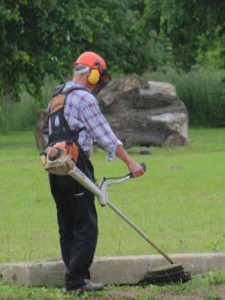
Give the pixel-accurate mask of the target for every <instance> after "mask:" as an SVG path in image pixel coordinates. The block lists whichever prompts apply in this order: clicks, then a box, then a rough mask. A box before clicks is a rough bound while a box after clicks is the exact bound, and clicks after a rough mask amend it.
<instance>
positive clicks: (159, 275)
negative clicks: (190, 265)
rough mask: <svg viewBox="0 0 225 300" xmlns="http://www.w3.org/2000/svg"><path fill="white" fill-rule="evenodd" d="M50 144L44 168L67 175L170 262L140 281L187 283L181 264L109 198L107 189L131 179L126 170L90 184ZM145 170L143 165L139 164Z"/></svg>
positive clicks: (69, 158)
mask: <svg viewBox="0 0 225 300" xmlns="http://www.w3.org/2000/svg"><path fill="white" fill-rule="evenodd" d="M52 148H53V147H49V150H47V151H46V152H45V153H44V167H45V169H46V170H47V171H49V172H50V173H53V174H59V175H70V176H71V177H72V178H74V179H75V180H76V181H77V182H79V183H80V184H81V185H83V186H84V187H85V188H87V189H88V190H89V191H91V192H92V193H93V194H94V195H95V196H96V197H97V199H98V201H99V204H100V205H101V206H102V207H104V206H107V205H108V206H109V207H110V208H111V209H112V210H113V211H114V212H115V213H116V214H117V215H118V216H120V217H121V218H122V219H123V220H124V221H125V222H126V223H127V224H128V225H129V226H130V227H131V228H132V229H133V230H135V231H136V232H137V233H138V234H139V235H140V236H141V237H142V238H143V239H144V240H145V241H146V242H147V243H149V244H150V245H151V246H152V247H153V248H154V249H155V250H156V251H157V252H159V253H160V254H161V255H162V256H163V257H164V258H165V259H166V260H167V261H168V262H169V265H165V266H162V267H160V268H157V269H153V270H152V271H150V272H148V273H147V274H146V276H145V277H144V278H143V279H142V280H141V281H140V283H141V284H146V283H151V284H163V283H171V282H186V281H188V280H190V279H191V274H190V273H189V272H185V271H184V268H183V266H182V264H180V263H175V262H174V261H173V260H172V259H171V258H170V257H169V256H168V255H167V254H166V253H164V252H163V251H162V250H161V249H160V248H159V247H158V246H156V244H155V243H154V242H153V241H151V240H150V239H149V238H148V237H147V235H146V234H145V233H143V232H142V230H141V229H140V228H139V227H138V226H137V225H135V224H134V223H133V222H132V221H131V220H130V219H129V218H128V217H127V216H126V215H125V214H124V213H123V212H122V211H120V210H119V209H118V208H117V207H116V206H115V205H114V204H113V203H112V202H110V201H109V200H108V188H109V186H111V185H115V184H119V183H122V182H125V181H127V180H128V179H130V178H132V174H131V173H129V174H127V175H124V176H120V177H113V178H104V179H103V180H102V181H101V182H100V183H99V184H95V183H93V182H92V181H91V180H90V179H89V178H88V177H87V176H86V175H85V174H84V173H83V172H81V170H80V169H79V168H77V166H76V163H75V161H74V159H72V157H71V156H70V155H68V154H67V153H65V151H64V150H63V149H61V148H57V147H54V148H53V149H54V150H53V151H52ZM141 166H142V167H143V168H144V170H145V171H146V165H145V164H144V163H141Z"/></svg>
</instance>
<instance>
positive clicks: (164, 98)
mask: <svg viewBox="0 0 225 300" xmlns="http://www.w3.org/2000/svg"><path fill="white" fill-rule="evenodd" d="M98 98H99V102H100V107H101V110H102V111H103V113H104V115H105V116H106V118H107V120H108V121H109V123H110V125H111V127H112V129H113V130H114V132H115V133H116V135H117V136H118V137H119V138H120V139H121V140H122V141H123V143H124V145H125V147H129V146H133V145H143V146H150V145H154V146H180V145H186V144H188V120H189V118H188V111H187V109H186V107H185V105H184V103H183V102H182V101H180V100H179V99H178V97H177V96H176V91H175V88H174V86H173V85H171V84H168V83H163V82H156V81H147V80H143V79H141V78H139V77H138V76H136V75H131V76H128V77H126V78H122V79H119V80H113V81H112V82H110V84H109V85H108V86H106V87H105V88H104V89H103V90H102V91H101V93H100V94H99V96H98Z"/></svg>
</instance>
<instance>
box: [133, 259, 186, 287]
mask: <svg viewBox="0 0 225 300" xmlns="http://www.w3.org/2000/svg"><path fill="white" fill-rule="evenodd" d="M189 280H191V274H190V273H189V272H185V271H184V268H183V266H182V265H181V264H169V265H165V266H162V267H159V268H156V269H153V270H151V271H149V272H148V273H147V274H146V276H145V277H144V278H143V279H142V280H141V281H140V282H139V283H140V284H141V285H146V284H158V285H162V284H171V283H176V282H180V283H185V282H187V281H189Z"/></svg>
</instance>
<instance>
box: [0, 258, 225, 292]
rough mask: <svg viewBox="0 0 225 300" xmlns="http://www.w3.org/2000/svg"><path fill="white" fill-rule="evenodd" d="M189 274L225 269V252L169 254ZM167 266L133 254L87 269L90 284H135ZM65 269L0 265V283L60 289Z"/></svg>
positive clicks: (56, 263)
mask: <svg viewBox="0 0 225 300" xmlns="http://www.w3.org/2000/svg"><path fill="white" fill-rule="evenodd" d="M170 257H171V259H172V260H173V261H174V262H175V263H181V264H182V265H183V267H184V269H185V271H188V272H191V274H192V275H196V274H204V273H206V272H208V271H213V270H217V269H222V268H225V252H219V253H186V254H172V255H170ZM167 264H169V265H170V263H168V262H167V261H166V260H165V259H164V258H163V257H162V256H161V255H135V256H117V257H101V258H96V259H95V260H94V262H93V264H92V266H91V276H92V279H93V281H96V282H103V283H104V284H118V285H120V284H121V285H122V284H135V283H137V282H139V281H140V280H141V279H143V278H144V277H145V276H146V274H147V272H148V271H150V270H152V269H153V268H157V267H160V266H165V265H167ZM65 271H66V269H65V266H64V264H63V262H62V261H61V260H51V261H39V262H22V263H2V264H0V281H3V280H6V281H8V282H12V283H16V284H18V285H25V286H45V287H55V286H58V287H61V286H64V274H65Z"/></svg>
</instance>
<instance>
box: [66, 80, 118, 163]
mask: <svg viewBox="0 0 225 300" xmlns="http://www.w3.org/2000/svg"><path fill="white" fill-rule="evenodd" d="M72 86H76V87H81V88H82V85H80V84H78V83H76V82H74V81H73V80H72V81H68V82H67V83H66V86H65V88H64V89H65V90H66V89H68V88H70V87H72ZM64 116H65V119H66V121H67V122H68V125H69V127H70V129H71V130H79V129H81V128H84V129H83V130H82V131H80V133H79V139H78V142H79V144H80V146H81V147H82V149H83V151H84V152H85V153H86V154H87V155H88V156H90V155H91V153H92V150H93V142H94V141H95V142H97V143H98V144H99V145H100V146H101V147H102V148H104V149H105V150H106V151H107V152H108V156H109V160H112V159H113V158H114V157H115V155H116V147H117V146H118V145H122V142H121V141H120V140H118V139H117V137H116V136H115V134H114V133H113V131H112V129H111V127H110V125H109V123H108V122H107V120H106V118H105V117H104V116H103V114H102V112H101V110H100V108H99V105H98V102H97V100H96V98H95V97H94V95H92V94H91V93H89V92H87V91H85V90H74V91H72V92H71V93H69V94H68V96H67V99H66V104H65V107H64Z"/></svg>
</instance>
